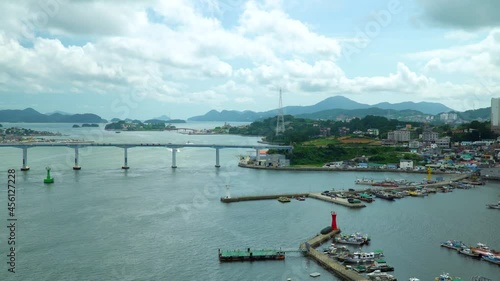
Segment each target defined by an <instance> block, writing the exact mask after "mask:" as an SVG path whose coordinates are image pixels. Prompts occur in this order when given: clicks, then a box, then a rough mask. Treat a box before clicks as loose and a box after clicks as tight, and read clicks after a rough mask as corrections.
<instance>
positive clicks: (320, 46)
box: [0, 0, 500, 109]
mask: <svg viewBox="0 0 500 281" xmlns="http://www.w3.org/2000/svg"><path fill="white" fill-rule="evenodd" d="M38 3H39V2H38V1H34V0H33V1H24V2H23V1H21V2H19V3H18V2H12V1H4V2H2V3H0V26H2V28H1V29H0V54H1V55H0V69H1V71H0V84H1V85H2V87H1V88H0V93H29V94H37V93H52V94H69V95H71V94H85V93H89V92H92V93H99V94H102V95H106V94H111V93H112V94H123V95H127V94H131V93H135V94H137V93H140V94H141V95H144V98H147V99H153V100H157V101H159V102H161V103H193V104H198V105H206V106H209V105H210V106H216V107H221V106H227V107H228V109H229V108H230V107H231V104H230V102H235V103H237V104H238V105H239V106H241V107H242V108H244V106H245V105H252V106H255V104H260V103H259V102H258V101H261V100H263V99H266V98H272V99H276V90H277V89H278V88H283V89H285V90H286V91H287V92H288V93H290V95H296V96H300V95H302V96H306V95H309V94H311V95H312V94H314V95H316V96H321V97H326V96H328V95H332V94H342V95H358V96H360V95H364V97H376V98H378V99H382V100H383V99H384V98H383V97H382V95H380V94H381V93H384V94H388V95H398V96H399V98H401V99H403V100H418V99H420V100H422V99H424V98H429V97H434V96H435V95H436V94H438V95H440V96H441V97H444V98H447V97H450V98H451V95H454V96H461V97H463V96H465V95H467V93H469V94H470V93H471V92H477V91H478V90H477V89H478V86H477V85H472V86H471V85H465V84H464V85H457V84H452V83H451V82H448V81H439V80H438V79H436V78H434V77H433V73H441V72H447V73H456V72H461V73H466V74H471V73H480V74H485V75H486V76H487V77H492V78H493V77H498V75H499V74H498V73H500V72H499V71H498V70H499V69H498V67H499V66H500V59H498V58H500V44H499V42H500V31H492V32H491V33H490V34H489V35H488V37H487V38H485V39H484V40H482V41H480V42H478V43H474V44H468V45H463V46H458V47H454V48H449V49H439V50H431V51H427V52H420V53H415V54H412V55H411V56H410V58H411V59H412V60H414V61H418V62H420V63H422V64H423V65H424V67H423V68H422V69H419V71H421V72H418V71H417V70H415V69H413V70H412V69H411V68H410V67H409V66H408V65H410V64H408V63H405V62H400V63H399V64H397V65H395V66H394V69H395V71H394V73H389V74H387V75H381V76H356V75H353V76H348V75H346V73H345V72H344V70H343V69H342V68H341V67H340V66H339V65H338V64H337V59H338V57H339V56H340V54H341V51H342V50H341V45H340V42H341V41H342V40H345V39H344V38H343V37H338V38H336V37H332V36H327V35H324V34H321V33H319V32H318V31H317V30H315V28H314V26H313V25H311V24H308V23H305V22H302V21H300V20H298V19H294V18H292V17H291V16H290V15H289V14H287V13H286V12H285V11H284V9H283V3H282V1H271V0H268V1H253V0H251V1H247V2H246V3H245V4H244V5H241V14H240V15H239V17H238V19H237V21H235V22H234V25H230V26H229V27H228V26H225V25H224V24H223V23H222V21H221V20H220V19H219V18H217V17H216V15H214V14H217V13H221V12H222V9H224V7H222V5H224V4H225V2H217V3H215V2H213V0H206V1H205V2H204V3H202V5H201V7H200V5H199V3H198V4H193V3H191V2H189V1H187V0H186V1H184V0H172V1H159V0H154V1H153V0H151V1H132V0H126V1H123V2H120V5H117V4H116V3H115V2H112V1H66V0H50V1H48V2H47V3H57V4H58V5H59V6H55V4H54V5H53V6H52V10H51V9H50V7H49V8H47V7H46V8H45V9H49V10H47V11H48V12H45V10H44V9H43V8H41V7H40V6H39V4H38ZM37 5H38V6H37ZM37 7H38V8H37ZM203 9H208V10H209V11H208V12H207V10H203ZM51 11H52V12H51ZM37 13H40V14H42V13H45V15H46V16H47V18H46V20H43V19H42V20H39V21H31V22H30V21H29V19H30V18H31V19H32V18H33V16H34V15H35V16H36V15H37ZM207 14H208V15H207ZM23 30H24V32H23ZM26 30H28V31H29V32H25V31H26ZM25 35H30V36H25ZM446 37H447V38H450V39H456V38H464V37H468V40H472V39H474V38H473V37H472V35H471V34H470V33H463V32H462V33H459V32H455V33H453V32H452V33H449V34H448V35H446ZM494 81H497V80H494ZM488 88H489V89H495V88H494V86H492V85H491V83H490V86H489V87H488ZM269 104H270V103H267V106H269ZM271 104H273V105H274V104H276V103H271ZM273 105H271V106H269V107H275V106H273ZM266 109H267V108H266Z"/></svg>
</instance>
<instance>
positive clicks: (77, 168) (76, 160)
mask: <svg viewBox="0 0 500 281" xmlns="http://www.w3.org/2000/svg"><path fill="white" fill-rule="evenodd" d="M81 169H82V167H80V166H79V165H78V147H75V166H73V170H75V171H76V170H81Z"/></svg>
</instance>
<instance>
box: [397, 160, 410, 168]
mask: <svg viewBox="0 0 500 281" xmlns="http://www.w3.org/2000/svg"><path fill="white" fill-rule="evenodd" d="M399 168H400V169H402V170H413V160H406V159H401V160H399Z"/></svg>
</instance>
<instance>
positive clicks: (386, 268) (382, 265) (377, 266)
mask: <svg viewBox="0 0 500 281" xmlns="http://www.w3.org/2000/svg"><path fill="white" fill-rule="evenodd" d="M376 270H380V271H381V272H390V271H394V267H393V266H390V265H388V264H387V263H386V262H385V260H376V261H375V262H374V263H373V264H371V265H369V266H367V267H366V272H374V271H376Z"/></svg>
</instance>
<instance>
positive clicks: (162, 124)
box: [104, 120, 186, 131]
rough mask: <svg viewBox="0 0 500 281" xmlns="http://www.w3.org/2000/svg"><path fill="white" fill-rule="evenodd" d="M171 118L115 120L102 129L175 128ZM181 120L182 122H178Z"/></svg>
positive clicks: (151, 129)
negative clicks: (166, 119)
mask: <svg viewBox="0 0 500 281" xmlns="http://www.w3.org/2000/svg"><path fill="white" fill-rule="evenodd" d="M171 121H172V120H169V121H163V120H146V121H145V122H144V123H143V122H140V121H138V122H137V121H132V122H128V121H124V120H121V121H117V122H113V123H110V124H107V125H106V126H105V127H104V129H105V130H119V131H163V130H172V129H175V126H173V125H171V124H166V123H171ZM174 121H175V120H174ZM180 121H182V122H180ZM185 122H186V121H184V120H179V122H177V123H185Z"/></svg>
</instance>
